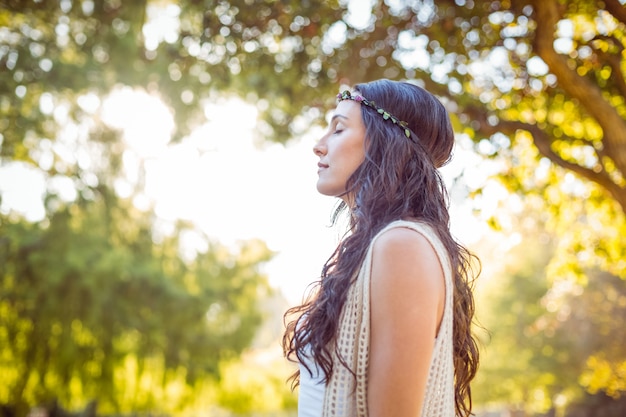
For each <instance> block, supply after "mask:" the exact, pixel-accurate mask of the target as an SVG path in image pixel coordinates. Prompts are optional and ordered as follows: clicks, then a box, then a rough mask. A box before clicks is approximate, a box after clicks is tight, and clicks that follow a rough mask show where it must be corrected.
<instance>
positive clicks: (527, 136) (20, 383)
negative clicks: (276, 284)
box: [0, 0, 626, 410]
mask: <svg viewBox="0 0 626 417" xmlns="http://www.w3.org/2000/svg"><path fill="white" fill-rule="evenodd" d="M353 4H356V2H355V3H353ZM361 6H362V4H361V3H359V4H358V7H361ZM168 7H169V9H168ZM158 10H161V11H163V10H169V12H170V13H173V21H175V22H176V23H177V26H176V28H175V29H174V30H173V31H172V32H171V33H170V34H169V35H168V37H166V38H165V39H159V38H155V37H154V36H152V37H151V35H150V30H151V29H150V23H151V19H152V18H153V17H152V13H154V12H155V11H158ZM349 17H350V13H349V10H348V3H347V2H338V1H329V2H325V1H321V0H307V1H295V0H287V1H273V0H268V1H264V0H230V1H226V0H220V1H211V0H204V1H196V0H184V1H181V2H176V3H174V2H168V1H164V2H161V1H112V0H93V1H87V0H85V1H70V0H63V1H49V0H39V1H34V0H24V1H19V0H4V1H2V2H0V162H1V163H5V162H8V161H14V162H15V161H22V162H24V163H28V164H31V165H33V166H35V167H38V168H39V169H40V170H41V171H42V172H43V173H44V176H45V180H46V181H47V183H48V188H47V190H46V196H45V203H46V210H47V215H48V217H47V219H46V220H44V221H43V222H42V223H40V224H28V223H26V222H24V221H22V220H20V219H17V218H15V217H14V216H12V215H6V216H3V217H2V219H1V221H2V224H1V225H0V228H1V233H0V250H1V252H0V254H1V256H2V257H3V258H2V262H0V271H1V273H2V282H1V285H2V286H1V290H2V298H0V340H1V341H2V343H1V344H0V370H1V371H2V377H4V376H6V378H7V380H9V381H11V382H10V384H9V385H7V386H6V387H4V386H3V387H0V402H20V403H21V404H34V403H36V402H38V401H43V400H46V399H48V397H50V396H51V395H58V396H61V397H62V399H63V400H64V401H66V402H68V403H69V402H71V401H72V400H71V399H74V398H78V399H79V400H77V401H80V399H82V398H90V397H93V396H96V393H97V394H98V395H97V396H98V398H103V401H104V404H107V405H106V407H109V408H110V409H111V410H127V409H151V407H153V405H154V404H155V403H154V401H156V400H155V398H156V397H157V396H161V398H165V397H164V394H163V395H161V394H162V393H161V392H159V391H158V389H157V388H156V387H157V386H158V387H161V388H160V389H161V390H162V391H163V392H170V393H171V392H177V393H178V394H177V395H176V398H178V399H181V400H180V401H182V398H190V396H191V394H190V391H189V390H190V389H191V390H193V389H196V390H198V389H201V388H198V387H199V386H200V385H202V383H201V382H198V381H201V379H202V378H203V377H204V376H206V375H215V374H216V373H218V370H219V368H220V363H222V362H221V361H223V360H231V359H232V358H233V357H235V356H236V355H237V354H238V352H241V350H242V349H244V348H245V347H246V346H247V345H248V344H249V342H250V340H251V338H252V334H253V332H254V328H255V325H256V324H257V323H258V322H259V320H260V317H259V316H258V313H257V312H256V310H255V303H254V301H253V300H256V298H255V297H259V296H260V295H259V294H258V291H259V288H264V286H265V284H264V283H263V280H262V279H261V278H260V277H259V275H258V271H257V270H256V265H257V263H258V262H262V261H263V260H266V259H267V256H268V254H267V251H266V250H265V249H264V248H263V246H262V245H260V244H259V245H257V244H251V245H250V246H246V247H244V248H242V251H241V253H239V254H229V253H228V252H227V251H225V250H224V248H221V247H219V245H214V246H211V247H210V249H209V250H208V251H207V252H206V253H205V254H202V255H201V256H199V257H197V258H196V259H195V260H193V261H190V262H185V261H183V260H182V258H181V257H180V256H179V254H178V250H179V249H178V246H179V242H178V241H177V238H176V237H172V238H166V239H165V240H163V241H162V242H157V243H155V242H154V239H153V235H154V233H155V231H154V230H153V224H151V222H150V221H149V219H146V218H145V213H144V214H142V213H138V212H137V210H136V209H134V208H133V207H132V205H131V204H130V203H127V202H123V201H120V200H119V199H118V198H117V197H116V196H115V195H113V193H112V192H111V191H110V190H112V189H114V186H113V185H114V183H115V180H116V179H118V178H119V177H120V175H121V172H120V171H121V170H120V168H121V166H122V162H121V161H122V153H123V146H122V144H121V143H120V142H119V140H118V139H119V137H118V135H117V132H114V131H112V130H110V129H109V128H107V127H106V126H104V125H103V124H102V123H101V121H100V120H99V117H100V113H99V110H100V109H99V108H98V106H95V108H94V107H92V106H90V105H87V104H85V101H86V100H85V99H86V98H87V97H90V95H93V96H96V97H100V98H101V97H103V96H105V95H106V94H108V93H109V92H110V91H111V90H112V89H113V88H115V87H119V86H131V87H136V88H140V89H143V90H145V91H147V92H149V93H150V94H154V95H156V96H159V97H160V98H161V99H162V100H163V101H164V102H165V103H167V105H168V106H169V107H170V109H171V110H172V111H173V112H174V114H175V118H176V128H177V131H176V133H175V139H181V138H182V137H184V136H185V135H186V134H188V133H189V132H190V131H191V130H192V129H193V128H194V127H196V126H197V125H199V124H200V123H202V122H203V121H204V119H205V115H203V108H202V107H203V104H204V103H205V102H206V101H207V100H212V99H213V98H214V97H215V95H217V94H222V95H224V94H236V95H238V96H240V97H242V98H244V99H246V100H248V101H250V102H253V103H255V104H256V105H257V107H258V108H259V111H260V113H259V114H260V118H261V120H260V121H259V125H258V132H259V135H260V136H263V137H264V138H266V139H270V140H274V141H278V142H285V141H287V140H288V139H289V138H291V137H294V136H297V135H298V134H299V133H301V132H302V131H303V129H305V127H303V126H308V125H309V124H310V123H315V122H319V121H321V120H322V119H323V117H324V114H325V111H326V110H327V109H328V108H329V107H330V106H331V105H332V103H333V101H334V97H335V94H336V92H337V91H338V90H339V89H341V88H343V85H344V84H346V85H352V84H355V83H358V82H362V81H368V80H371V79H375V78H380V77H386V78H393V79H402V78H407V79H410V80H412V81H414V82H417V83H419V84H422V85H424V86H425V87H426V88H428V89H429V90H431V91H432V92H434V93H436V94H437V95H439V96H440V97H441V98H442V100H443V101H444V102H445V103H446V104H447V105H448V107H449V108H450V109H451V111H452V113H453V123H454V126H455V130H456V131H457V132H458V133H459V134H463V135H465V136H467V137H468V138H471V139H472V140H473V141H474V143H475V145H476V147H475V149H476V151H477V152H479V153H481V154H482V155H484V156H485V157H488V158H493V159H495V160H497V161H500V162H501V166H502V170H501V172H500V174H499V181H500V182H501V183H502V184H504V185H505V186H506V187H507V190H508V191H509V192H511V193H513V194H517V195H518V196H521V197H523V201H524V204H525V207H527V208H528V209H529V210H530V212H532V213H533V214H532V217H533V218H534V220H536V221H538V222H540V224H541V225H542V226H541V227H542V228H545V232H546V233H548V235H549V241H550V242H551V243H550V245H549V247H546V246H545V245H544V244H543V243H541V242H537V240H536V239H534V238H533V236H532V233H535V231H533V232H532V233H531V236H525V238H524V242H528V241H530V242H531V243H528V244H526V247H538V248H543V249H544V253H540V254H535V253H526V252H524V251H522V253H520V254H517V253H515V254H516V256H520V257H522V258H523V259H525V260H527V261H528V265H527V266H524V267H522V266H519V265H518V266H510V268H511V269H510V270H508V271H505V272H502V273H503V274H504V275H503V276H504V277H505V278H506V279H505V280H504V281H503V282H506V283H508V284H507V285H504V284H502V285H494V287H493V289H491V290H490V292H489V295H488V296H486V297H487V298H488V299H489V300H490V301H489V302H490V303H493V311H492V312H491V313H486V314H487V317H486V319H485V321H486V325H487V328H489V329H493V340H492V341H491V342H490V343H491V344H490V347H489V349H490V350H491V351H493V352H494V354H495V355H496V357H497V358H498V359H494V361H493V362H491V361H484V362H483V363H484V364H485V365H484V366H483V370H484V371H481V373H482V375H485V378H484V379H483V380H482V381H483V382H480V381H479V385H480V384H486V382H485V381H487V376H489V377H490V378H489V380H490V381H493V379H495V380H503V379H505V380H506V381H508V382H503V383H502V384H501V385H498V386H497V387H495V388H494V387H493V384H489V385H488V386H486V387H485V390H481V389H476V390H474V392H476V393H479V398H481V400H485V401H488V400H489V401H492V400H505V399H506V400H507V401H510V402H513V403H520V402H525V401H530V404H532V407H534V409H537V410H539V409H545V408H546V407H549V404H550V403H551V402H552V401H553V399H554V398H553V397H554V396H555V395H556V396H558V395H564V396H566V397H568V398H569V397H570V396H571V395H570V392H573V391H575V388H574V385H576V384H582V386H584V387H586V388H587V389H589V390H590V391H591V392H596V391H602V392H606V393H609V394H611V395H613V394H615V395H617V393H621V392H623V391H624V387H623V386H622V385H620V381H622V380H623V372H624V371H623V369H624V365H623V364H624V358H623V356H622V355H620V354H618V353H616V352H618V351H619V349H618V350H615V346H618V344H617V341H620V340H622V338H623V335H624V330H623V325H622V326H621V327H616V328H614V329H613V330H614V334H616V335H618V336H619V337H612V338H611V337H608V336H607V334H605V333H603V332H605V330H602V332H599V333H590V335H591V334H592V335H593V337H594V338H596V339H594V340H599V341H602V343H604V344H603V345H602V346H600V345H594V346H580V345H579V344H578V343H577V341H576V340H571V337H570V336H569V335H568V334H566V333H567V332H565V330H559V329H566V328H567V329H570V330H571V329H572V328H576V327H575V326H576V325H582V324H585V323H586V324H585V325H587V324H589V323H592V324H593V325H595V324H596V323H600V322H597V320H599V317H602V314H607V315H616V317H620V318H623V315H622V307H623V305H622V304H623V303H622V301H621V300H622V298H621V297H622V295H621V294H623V292H624V289H623V288H624V282H625V281H624V279H626V275H625V274H626V272H625V271H626V265H625V264H624V262H625V261H624V260H625V259H626V244H625V243H624V236H625V235H626V220H625V217H624V212H625V211H626V180H625V177H626V122H625V119H626V82H625V81H624V56H625V55H624V48H625V46H626V28H625V24H626V13H624V7H623V5H622V4H621V3H620V2H619V1H618V0H604V1H602V2H600V1H596V2H590V1H587V0H572V1H567V2H564V1H556V0H524V1H510V0H498V1H493V0H490V1H488V0H454V1H453V0H443V1H436V2H434V1H421V0H415V1H406V2H405V1H402V2H385V1H383V0H377V1H375V2H374V7H373V8H372V13H371V16H370V19H369V20H368V21H367V22H365V23H364V24H362V25H357V24H355V23H354V22H353V21H352V20H350V19H349ZM340 85H341V86H340ZM93 96H91V97H93ZM140 110H141V109H138V111H140ZM209 116H210V115H209ZM68 127H76V129H77V130H79V131H81V132H88V134H82V135H81V134H77V135H75V136H76V137H69V139H68V134H67V132H66V131H65V130H66V129H67V128H68ZM69 136H71V135H69ZM68 142H69V143H68ZM74 142H77V143H78V145H77V144H76V143H74ZM76 149H80V150H85V149H87V150H88V151H87V154H88V155H89V156H90V157H89V158H88V160H87V161H88V163H86V162H85V160H84V159H83V160H81V159H80V158H78V157H69V158H68V157H67V155H68V154H69V155H75V152H76ZM59 178H63V179H70V180H71V181H72V183H73V184H74V186H75V189H76V192H77V197H76V198H75V199H74V200H75V201H74V200H73V201H72V202H67V201H63V200H62V199H61V198H60V197H59V196H57V195H56V194H55V191H54V190H53V187H50V182H51V181H53V180H55V179H59ZM139 186H141V184H139ZM471 191H472V192H473V193H474V195H475V194H476V193H477V190H471ZM523 214H524V215H522V214H521V213H519V212H518V213H517V214H516V215H517V216H519V217H523V218H525V219H528V218H530V217H531V216H530V215H529V214H527V213H523ZM501 215H502V213H499V215H498V216H494V217H493V218H492V219H490V223H491V224H492V225H494V226H497V227H499V228H500V230H501V231H502V230H506V227H505V226H503V225H505V224H506V221H505V220H506V219H503V218H501V217H500V216H501ZM514 217H515V216H514ZM531 220H533V219H531ZM518 225H519V224H518ZM520 227H521V226H520ZM555 236H558V239H556V238H555ZM530 266H532V268H531V267H530ZM607 274H608V275H607ZM607 277H613V278H607ZM615 277H619V278H620V279H621V280H616V279H615ZM563 282H568V283H570V284H569V285H571V286H572V287H571V288H576V289H577V290H576V291H577V292H576V294H569V293H568V294H569V295H567V296H566V297H564V298H559V299H558V300H557V301H558V302H557V301H554V302H555V303H557V304H556V305H558V306H560V307H559V308H561V307H562V308H564V309H567V308H569V309H570V311H575V310H576V309H575V308H573V307H574V306H578V305H585V306H587V307H586V309H585V310H584V311H585V314H588V315H589V316H588V317H587V316H585V315H584V314H583V315H582V316H579V315H577V314H574V313H571V314H570V315H568V316H567V317H565V319H564V320H560V319H559V318H558V317H557V318H556V319H555V317H554V314H557V313H558V311H560V310H558V311H557V310H555V311H554V312H550V311H547V310H546V309H547V306H546V305H543V304H542V303H545V302H547V301H546V300H548V299H549V298H550V297H551V296H552V295H554V294H555V291H557V289H558V288H560V285H562V283H563ZM254 283H256V284H254ZM513 289H514V290H515V291H517V292H511V291H512V290H513ZM603 289H607V290H608V289H611V293H615V294H618V295H616V296H615V297H614V298H611V299H608V300H607V302H606V303H603V302H599V303H597V304H598V306H600V305H602V306H603V307H604V308H605V310H600V309H595V308H592V307H593V306H595V305H596V304H595V303H591V304H589V300H592V299H594V297H599V295H598V294H600V293H602V291H603ZM181 306H184V307H181ZM511 306H512V307H513V309H514V313H512V312H511V310H510V309H509V307H511ZM568 306H569V307H568ZM552 313H554V314H552ZM581 314H582V313H581ZM489 317H491V318H489ZM496 318H497V319H498V320H496ZM500 320H502V322H500ZM568 323H569V324H568ZM581 323H582V324H581ZM615 323H616V324H623V321H620V320H616V321H615ZM539 324H541V326H548V325H549V326H548V327H541V326H539ZM568 326H574V327H568ZM603 326H608V324H603ZM602 328H603V329H604V328H605V327H602ZM547 329H552V330H551V331H553V336H550V337H548V336H547V333H546V332H547V331H548V330H547ZM572 333H574V332H572ZM589 337H592V336H589ZM5 342H6V343H5ZM513 342H515V343H516V345H514V344H513ZM206 352H210V354H206ZM511 352H515V359H516V360H515V361H512V360H510V357H507V355H511ZM53 359H54V360H53ZM526 376H527V378H526ZM492 378H493V379H492ZM157 380H158V381H159V382H158V383H156V382H154V381H157ZM562 381H567V383H566V384H564V383H562ZM177 384H178V385H177ZM180 384H182V385H180ZM572 384H573V385H572ZM61 386H64V387H68V389H67V390H63V391H60V390H58V389H57V388H58V387H61ZM175 386H178V387H179V388H174V387H175ZM180 386H184V387H186V388H184V389H183V388H180ZM194 387H195V388H194ZM568 390H573V391H568ZM227 392H230V393H231V394H232V392H239V391H237V389H233V391H225V393H227ZM481 392H482V393H487V392H491V393H492V394H491V395H490V396H488V397H487V396H486V397H484V398H483V397H482V396H481V395H482V394H480V393H481ZM225 393H223V394H224V396H223V397H222V400H223V401H224V402H228V401H229V400H228V398H231V397H229V395H231V394H228V395H227V394H225ZM535 394H536V396H535ZM168 395H169V394H168ZM232 395H235V394H232ZM236 395H239V394H236ZM236 395H235V396H236ZM572 395H573V394H572ZM171 403H172V404H174V403H176V401H172V402H171ZM172 407H175V406H172Z"/></svg>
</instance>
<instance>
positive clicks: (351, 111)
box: [333, 100, 362, 121]
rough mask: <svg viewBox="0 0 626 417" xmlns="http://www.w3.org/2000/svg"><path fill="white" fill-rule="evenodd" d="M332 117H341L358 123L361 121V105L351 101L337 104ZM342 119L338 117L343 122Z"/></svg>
mask: <svg viewBox="0 0 626 417" xmlns="http://www.w3.org/2000/svg"><path fill="white" fill-rule="evenodd" d="M334 116H343V117H345V118H347V119H348V120H353V121H360V120H361V119H362V116H361V105H360V104H359V103H357V102H356V101H352V100H343V101H340V102H339V103H338V104H337V107H335V111H334V113H333V117H334ZM343 117H338V118H339V119H342V120H343Z"/></svg>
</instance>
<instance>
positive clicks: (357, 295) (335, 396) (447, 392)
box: [323, 220, 455, 417]
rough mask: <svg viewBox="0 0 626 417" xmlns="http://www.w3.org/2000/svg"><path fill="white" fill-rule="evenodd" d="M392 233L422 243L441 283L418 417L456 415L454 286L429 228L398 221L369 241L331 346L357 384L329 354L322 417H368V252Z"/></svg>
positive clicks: (444, 255) (446, 261)
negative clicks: (432, 255)
mask: <svg viewBox="0 0 626 417" xmlns="http://www.w3.org/2000/svg"><path fill="white" fill-rule="evenodd" d="M396 227H406V228H409V229H412V230H415V231H417V232H418V233H420V234H422V235H423V236H424V237H426V239H427V240H428V241H429V242H430V244H431V246H432V247H433V248H434V250H435V252H436V253H437V257H438V258H439V263H440V264H441V267H442V270H443V274H444V278H445V288H446V295H445V306H444V312H443V317H442V320H441V325H440V327H439V332H438V334H437V337H436V339H435V346H434V350H433V356H432V359H431V363H430V371H429V375H428V383H427V386H426V392H425V397H424V404H423V407H422V413H421V417H454V415H455V406H454V362H453V346H452V302H453V300H452V293H453V281H452V270H451V266H450V261H449V257H448V252H447V251H446V249H445V247H444V246H443V244H442V243H441V241H440V240H439V237H438V236H437V234H436V233H435V232H434V231H433V230H432V229H431V228H430V227H429V226H427V225H425V224H423V223H418V222H410V221H404V220H399V221H394V222H392V223H390V224H389V225H387V226H386V227H385V228H384V229H383V230H381V231H380V232H379V233H378V234H377V235H376V236H375V237H374V239H372V242H371V243H370V246H369V248H368V251H367V255H366V257H365V260H364V261H363V264H362V265H361V268H360V271H359V274H358V277H357V279H356V281H355V282H354V283H353V284H352V285H351V287H350V289H349V290H348V295H347V299H346V303H345V305H344V307H343V311H342V313H341V316H340V319H339V320H340V321H339V328H338V334H337V338H336V344H337V351H338V352H339V354H340V355H341V357H342V358H343V359H344V361H345V363H346V364H348V365H349V366H350V368H351V369H352V370H353V371H354V372H355V373H356V378H355V376H354V375H353V374H352V373H351V372H350V370H349V369H347V368H346V367H345V366H343V365H342V363H341V361H340V360H339V358H338V357H337V353H334V357H333V360H334V364H335V366H334V370H333V374H332V376H331V378H330V380H329V381H328V383H327V386H326V394H325V396H324V408H323V416H324V417H367V370H368V364H369V351H370V293H369V290H370V274H371V266H372V247H373V246H374V241H375V240H376V239H377V238H378V236H380V234H382V233H383V232H385V231H387V230H389V229H391V228H396ZM417 331H419V330H417ZM415 417H418V416H415Z"/></svg>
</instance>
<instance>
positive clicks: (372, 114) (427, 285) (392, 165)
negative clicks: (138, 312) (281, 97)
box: [283, 80, 478, 417]
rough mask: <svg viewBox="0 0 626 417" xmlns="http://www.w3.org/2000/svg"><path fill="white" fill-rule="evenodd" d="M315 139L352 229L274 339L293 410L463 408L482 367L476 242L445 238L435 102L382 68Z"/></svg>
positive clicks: (346, 98)
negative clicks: (289, 366) (474, 326)
mask: <svg viewBox="0 0 626 417" xmlns="http://www.w3.org/2000/svg"><path fill="white" fill-rule="evenodd" d="M338 100H339V102H338V104H337V107H336V109H335V113H334V115H333V117H332V120H331V122H330V126H329V129H328V131H327V132H326V134H325V135H324V136H323V137H322V138H321V140H320V141H319V142H318V143H317V144H316V145H315V147H314V149H313V150H314V152H315V154H316V155H317V156H318V157H319V163H318V167H319V171H318V174H319V178H318V182H317V189H318V191H319V192H320V193H322V194H325V195H330V196H336V197H339V198H340V199H341V200H342V202H341V204H340V206H339V208H338V210H337V212H336V213H335V216H334V219H336V218H337V215H338V213H339V212H341V211H343V210H347V211H348V213H349V218H350V230H349V234H347V235H346V237H345V238H344V239H342V241H341V242H340V243H339V245H338V246H337V248H336V249H335V251H334V253H333V254H332V255H331V257H330V258H329V259H328V261H327V262H326V264H325V265H324V267H323V269H322V276H321V280H320V281H319V282H318V283H317V285H316V287H315V292H314V294H313V296H312V297H310V298H309V300H308V301H307V302H305V303H304V304H303V305H301V306H298V307H294V308H291V309H290V310H288V311H287V313H286V315H285V316H286V317H287V316H292V315H294V314H295V315H296V318H295V319H294V320H292V321H291V322H289V324H288V325H287V330H286V333H285V336H284V339H283V348H284V351H285V354H286V356H287V357H288V358H289V359H291V360H294V361H297V362H299V364H300V365H299V371H298V372H296V374H295V375H294V376H293V378H294V383H295V384H299V385H300V393H299V411H298V412H299V416H300V417H305V416H306V417H314V416H315V417H319V416H345V417H352V416H370V417H379V416H380V417H383V416H384V417H393V416H420V415H421V416H454V415H458V416H468V415H470V412H471V406H472V403H471V392H470V386H469V382H470V380H471V379H472V378H473V377H474V375H475V373H476V370H477V367H478V350H477V347H476V343H475V341H474V339H473V337H472V335H471V332H470V327H471V322H472V317H473V314H474V301H473V296H472V292H471V283H472V280H473V277H472V276H471V268H470V261H471V255H470V254H469V253H468V252H467V250H466V249H464V248H463V247H462V246H460V245H459V244H458V243H456V241H455V240H454V239H453V238H452V236H451V234H450V230H449V215H448V211H447V201H446V192H445V187H444V184H443V182H442V179H441V177H440V175H439V173H438V171H437V168H439V167H441V166H442V165H443V164H444V163H446V162H447V161H448V160H449V158H450V156H451V151H452V148H453V145H454V135H453V131H452V127H451V124H450V120H449V117H448V114H447V112H446V110H445V108H444V107H443V105H442V104H441V103H440V102H439V101H438V100H437V99H436V98H435V97H434V96H433V95H431V94H430V93H428V92H427V91H425V90H424V89H422V88H419V87H417V86H415V85H412V84H409V83H402V82H395V81H389V80H379V81H374V82H371V83H367V84H359V85H356V86H355V88H354V90H353V91H352V92H350V91H345V92H343V93H341V94H339V95H338Z"/></svg>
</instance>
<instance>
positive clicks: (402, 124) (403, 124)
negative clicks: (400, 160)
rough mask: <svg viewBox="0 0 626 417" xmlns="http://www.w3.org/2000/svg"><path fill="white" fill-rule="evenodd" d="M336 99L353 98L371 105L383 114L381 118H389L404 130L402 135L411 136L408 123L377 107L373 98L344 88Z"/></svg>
mask: <svg viewBox="0 0 626 417" xmlns="http://www.w3.org/2000/svg"><path fill="white" fill-rule="evenodd" d="M337 100H338V101H343V100H353V101H356V102H357V103H360V104H364V105H366V106H367V107H371V108H372V109H374V110H376V112H377V113H378V114H380V115H381V116H383V119H385V120H391V122H392V123H393V124H394V125H397V126H398V127H399V128H401V129H402V130H403V131H404V135H405V136H406V137H407V138H409V139H410V138H411V129H409V124H408V123H407V122H405V121H403V120H400V119H398V118H397V117H396V116H394V115H392V114H391V113H389V112H388V111H387V110H385V109H383V108H382V107H378V106H377V105H376V103H375V102H374V101H373V100H368V99H366V98H365V97H363V96H362V95H360V94H352V93H351V92H350V91H348V90H345V91H344V92H343V93H339V94H337Z"/></svg>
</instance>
